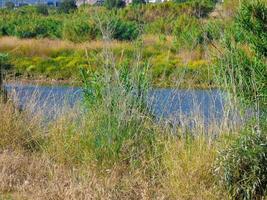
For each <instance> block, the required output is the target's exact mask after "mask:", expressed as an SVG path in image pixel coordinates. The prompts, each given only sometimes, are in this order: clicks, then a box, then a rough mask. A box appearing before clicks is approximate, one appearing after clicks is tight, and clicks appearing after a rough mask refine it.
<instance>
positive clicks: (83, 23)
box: [63, 17, 99, 42]
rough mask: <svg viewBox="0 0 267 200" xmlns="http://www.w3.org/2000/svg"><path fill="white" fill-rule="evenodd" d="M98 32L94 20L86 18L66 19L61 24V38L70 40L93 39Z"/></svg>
mask: <svg viewBox="0 0 267 200" xmlns="http://www.w3.org/2000/svg"><path fill="white" fill-rule="evenodd" d="M98 34H99V31H98V29H97V26H96V24H95V22H94V21H90V20H89V19H87V18H79V17H77V18H74V19H71V20H66V21H65V22H64V25H63V38H64V39H67V40H70V41H72V42H83V41H88V40H93V39H95V38H96V37H97V35H98Z"/></svg>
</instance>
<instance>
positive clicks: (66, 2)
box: [59, 0, 77, 13]
mask: <svg viewBox="0 0 267 200" xmlns="http://www.w3.org/2000/svg"><path fill="white" fill-rule="evenodd" d="M75 9H77V5H76V2H75V0H63V1H62V2H61V3H60V4H59V12H61V13H70V12H72V11H74V10H75Z"/></svg>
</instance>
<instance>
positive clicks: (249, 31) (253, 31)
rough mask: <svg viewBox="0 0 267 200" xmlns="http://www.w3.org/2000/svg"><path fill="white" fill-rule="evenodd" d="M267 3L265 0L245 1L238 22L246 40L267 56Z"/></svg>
mask: <svg viewBox="0 0 267 200" xmlns="http://www.w3.org/2000/svg"><path fill="white" fill-rule="evenodd" d="M266 16H267V3H266V2H265V1H263V0H256V1H245V2H243V4H242V6H241V9H240V11H239V14H238V16H237V19H236V21H237V24H238V26H239V27H240V28H241V30H243V31H244V35H245V39H246V41H247V42H248V43H249V44H251V46H252V47H253V48H254V49H255V50H256V51H257V52H259V53H260V54H262V55H264V56H267V26H266V24H267V17H266Z"/></svg>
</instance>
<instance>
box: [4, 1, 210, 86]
mask: <svg viewBox="0 0 267 200" xmlns="http://www.w3.org/2000/svg"><path fill="white" fill-rule="evenodd" d="M207 2H208V3H207ZM213 7H214V3H212V1H203V2H201V3H197V1H187V2H177V3H175V2H167V3H164V4H147V5H133V6H128V7H125V8H123V9H119V10H109V9H106V8H105V7H81V8H79V9H77V10H74V11H72V12H69V13H65V12H60V11H58V10H55V9H48V10H46V9H45V8H44V7H43V6H42V5H40V6H37V7H36V8H35V7H25V8H20V9H16V10H12V9H9V10H7V9H5V10H1V11H0V16H2V17H1V19H0V35H2V36H5V37H6V36H16V37H19V38H37V39H40V38H50V39H63V40H68V41H72V42H75V43H81V42H87V41H89V42H90V41H91V42H92V41H95V40H100V39H101V38H102V37H105V36H104V35H103V31H104V32H110V34H109V37H110V39H115V40H119V41H124V42H123V43H125V42H127V41H129V45H127V46H125V45H122V47H118V48H116V49H117V50H116V57H117V59H118V60H121V58H123V61H122V62H127V60H130V59H131V56H132V55H133V48H132V47H131V43H132V42H134V43H136V42H137V43H138V40H139V39H138V38H140V37H141V38H143V39H144V42H145V43H147V44H145V49H144V52H143V62H149V63H151V70H152V72H153V77H154V83H155V84H157V85H159V86H170V85H175V82H176V81H177V79H176V78H175V77H177V76H178V75H181V74H182V75H184V76H185V77H188V78H190V79H191V80H192V81H191V83H190V84H192V85H195V87H208V86H209V85H211V84H212V81H211V80H210V79H211V78H210V77H208V76H207V70H208V69H207V68H208V66H209V65H210V61H211V59H210V58H205V54H206V51H205V49H204V48H203V45H204V43H205V35H206V32H207V31H208V29H209V27H210V25H209V23H206V22H204V21H205V20H207V19H208V18H207V17H208V14H209V12H211V11H212V9H213ZM47 11H48V13H47ZM18 19H19V20H18ZM166 20H167V21H166ZM208 21H209V20H208ZM203 25H204V26H203ZM197 27H204V29H203V30H201V29H198V28H197ZM101 29H102V30H101ZM152 35H153V36H152ZM5 37H4V38H3V40H5ZM146 38H147V39H146ZM146 40H147V42H146ZM14 42H15V41H14ZM18 42H19V41H18ZM3 43H6V42H5V41H3ZM8 43H11V45H10V46H11V47H9V45H1V46H0V49H1V51H5V52H8V51H11V52H12V53H11V54H10V57H11V58H10V62H11V63H12V65H13V66H14V68H15V69H16V71H17V75H19V74H23V75H27V74H28V75H30V76H32V75H34V76H35V75H38V76H40V75H42V76H46V77H51V78H56V79H77V77H78V76H79V70H77V68H79V67H80V66H85V65H86V66H87V67H89V68H90V67H92V68H95V66H96V65H97V64H99V63H98V62H97V63H95V61H94V60H95V59H94V57H95V56H96V55H97V57H100V56H101V55H100V54H101V52H100V49H98V48H95V49H93V51H91V50H92V49H91V50H90V51H89V54H90V55H91V54H92V56H89V57H90V62H88V61H87V59H88V57H86V56H85V54H86V52H85V51H84V49H83V48H80V49H78V50H77V49H69V48H65V49H58V50H57V52H54V51H50V52H49V53H45V54H46V57H45V58H44V57H43V55H40V54H37V53H35V54H34V55H29V54H27V52H29V50H27V48H35V45H31V44H30V42H29V45H28V47H27V46H25V45H20V44H18V45H17V46H16V47H15V48H16V50H15V51H13V50H12V49H13V47H14V46H13V45H12V43H13V42H12V41H9V42H8ZM51 44H53V42H52V43H51ZM88 46H90V45H88ZM92 46H94V45H92ZM21 48H22V49H24V50H22V49H21ZM39 48H43V47H39ZM192 48H193V49H194V51H193V53H191V52H192V51H191V49H192ZM19 49H20V50H19ZM33 51H34V50H33ZM35 51H37V52H38V50H35ZM23 52H25V54H24V53H23ZM121 52H124V56H123V57H121ZM180 52H181V54H179V53H180ZM186 52H188V54H192V55H187V53H186ZM40 53H41V52H40ZM41 54H42V53H41ZM188 57H189V58H188ZM76 61H77V62H76ZM97 61H99V59H97ZM79 65H80V66H79ZM163 80H164V81H163ZM184 80H186V79H184ZM182 85H184V86H185V85H188V84H186V83H183V84H181V86H182Z"/></svg>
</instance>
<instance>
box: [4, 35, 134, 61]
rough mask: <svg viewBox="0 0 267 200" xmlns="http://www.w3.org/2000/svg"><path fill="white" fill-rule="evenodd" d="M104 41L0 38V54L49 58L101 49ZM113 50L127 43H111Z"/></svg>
mask: <svg viewBox="0 0 267 200" xmlns="http://www.w3.org/2000/svg"><path fill="white" fill-rule="evenodd" d="M104 45H107V44H105V42H104V41H100V40H96V41H90V42H85V43H79V44H76V43H72V42H69V41H64V40H51V39H18V38H16V37H0V52H1V51H2V52H10V53H14V54H16V55H23V56H29V57H30V56H44V57H45V56H50V55H51V53H53V52H57V51H60V50H84V49H88V50H92V49H94V50H96V49H102V48H103V46H104ZM109 45H110V46H111V47H112V48H113V49H116V48H126V47H129V46H130V44H129V43H128V42H121V41H115V40H114V41H112V42H110V44H109Z"/></svg>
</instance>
